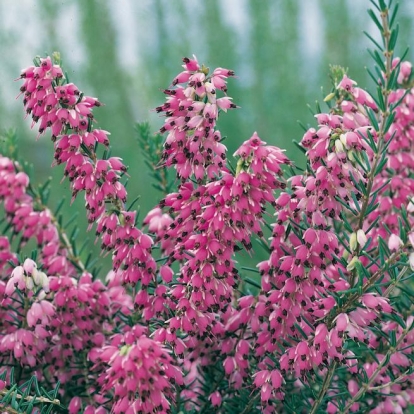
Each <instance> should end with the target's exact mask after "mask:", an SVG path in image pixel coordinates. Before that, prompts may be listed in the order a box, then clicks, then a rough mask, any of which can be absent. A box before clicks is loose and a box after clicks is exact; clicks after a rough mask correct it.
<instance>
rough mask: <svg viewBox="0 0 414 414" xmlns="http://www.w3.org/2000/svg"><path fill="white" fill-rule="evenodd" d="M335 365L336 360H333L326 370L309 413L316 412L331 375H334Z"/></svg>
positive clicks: (314, 413)
mask: <svg viewBox="0 0 414 414" xmlns="http://www.w3.org/2000/svg"><path fill="white" fill-rule="evenodd" d="M337 365H338V363H337V362H333V363H332V365H330V366H329V368H328V372H327V373H326V375H325V379H324V380H323V384H322V388H321V390H320V391H319V394H318V397H317V398H316V400H315V401H314V403H313V405H312V409H311V411H310V412H309V414H316V413H317V412H318V409H319V406H320V405H321V404H322V402H323V399H324V398H325V394H326V393H327V392H328V389H329V386H330V385H331V381H332V377H333V376H334V373H335V369H336V367H337Z"/></svg>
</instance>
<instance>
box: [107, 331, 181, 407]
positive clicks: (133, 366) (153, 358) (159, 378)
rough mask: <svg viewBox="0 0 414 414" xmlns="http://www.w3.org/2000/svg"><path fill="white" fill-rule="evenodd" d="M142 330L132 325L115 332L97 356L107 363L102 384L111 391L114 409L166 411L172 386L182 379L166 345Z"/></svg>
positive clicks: (171, 393) (172, 390)
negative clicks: (121, 333)
mask: <svg viewBox="0 0 414 414" xmlns="http://www.w3.org/2000/svg"><path fill="white" fill-rule="evenodd" d="M145 331H146V329H145V328H143V327H142V326H138V325H137V326H134V327H133V328H132V330H131V331H130V332H127V333H125V335H117V336H115V337H114V338H113V340H112V345H110V346H107V347H104V348H103V350H102V352H101V353H100V356H99V358H100V360H101V361H104V362H106V363H107V364H108V366H109V368H108V369H107V371H106V375H105V377H104V378H103V382H102V387H103V390H104V391H111V390H113V392H114V399H115V402H114V405H113V407H112V411H113V412H114V413H135V412H143V413H152V412H159V413H167V412H169V408H170V405H171V402H172V401H174V394H175V390H174V388H175V386H179V385H181V384H182V383H183V377H182V374H181V372H180V370H179V369H178V368H177V367H176V366H174V364H173V360H172V358H171V356H170V354H169V353H168V351H167V349H165V348H164V347H163V346H162V345H161V344H160V343H159V342H156V341H154V340H152V339H150V338H148V337H147V336H146V334H145ZM174 384H175V385H174Z"/></svg>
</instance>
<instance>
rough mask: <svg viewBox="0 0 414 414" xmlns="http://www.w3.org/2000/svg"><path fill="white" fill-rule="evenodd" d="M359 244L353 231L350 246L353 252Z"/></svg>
mask: <svg viewBox="0 0 414 414" xmlns="http://www.w3.org/2000/svg"><path fill="white" fill-rule="evenodd" d="M357 246H358V240H357V235H356V233H352V234H351V237H350V238H349V248H350V249H351V252H353V251H354V250H355V249H356V248H357Z"/></svg>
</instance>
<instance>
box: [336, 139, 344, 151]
mask: <svg viewBox="0 0 414 414" xmlns="http://www.w3.org/2000/svg"><path fill="white" fill-rule="evenodd" d="M335 150H336V152H344V146H343V145H342V142H341V140H340V139H337V140H336V141H335Z"/></svg>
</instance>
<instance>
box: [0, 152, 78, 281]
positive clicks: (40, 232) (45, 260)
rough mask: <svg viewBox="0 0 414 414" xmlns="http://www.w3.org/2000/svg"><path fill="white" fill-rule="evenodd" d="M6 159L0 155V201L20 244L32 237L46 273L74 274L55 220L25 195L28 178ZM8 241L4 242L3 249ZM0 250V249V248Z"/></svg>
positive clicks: (1, 260) (0, 263)
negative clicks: (18, 236)
mask: <svg viewBox="0 0 414 414" xmlns="http://www.w3.org/2000/svg"><path fill="white" fill-rule="evenodd" d="M19 168H20V166H19V165H18V164H17V163H14V162H13V161H12V160H11V159H10V158H8V157H5V156H1V155H0V201H1V202H2V203H3V205H4V209H5V212H6V218H7V221H8V222H9V223H10V225H11V226H12V228H13V232H14V234H19V235H20V236H21V237H20V241H19V243H20V245H22V246H23V245H25V244H26V243H27V242H28V241H29V240H31V239H33V240H35V241H36V244H37V246H38V248H39V253H40V258H39V259H40V260H39V261H40V263H41V264H42V266H43V267H44V269H45V270H46V271H47V272H49V273H59V274H62V275H63V274H65V275H72V276H73V275H75V274H76V270H75V269H74V266H73V265H72V264H71V262H70V260H69V259H68V256H69V252H68V249H67V246H65V245H63V244H62V243H61V241H60V237H59V230H58V228H57V226H56V221H55V219H54V217H53V215H52V213H51V212H50V210H49V209H48V208H46V207H45V206H43V205H42V204H41V202H40V200H36V199H35V198H33V197H32V196H31V195H30V194H29V189H30V188H29V187H30V183H29V177H28V176H27V174H26V173H24V172H23V171H19ZM7 246H8V242H7V241H6V240H5V241H4V247H3V248H4V249H6V248H7ZM0 249H1V248H0ZM11 258H12V256H10V254H4V255H0V269H1V268H2V267H3V266H4V265H5V263H6V262H7V261H8V260H10V259H11Z"/></svg>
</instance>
